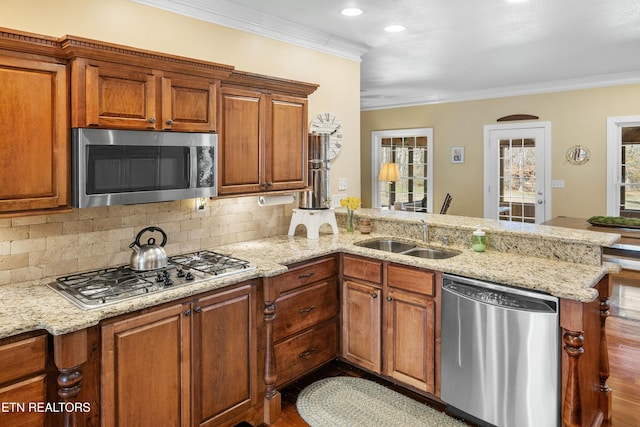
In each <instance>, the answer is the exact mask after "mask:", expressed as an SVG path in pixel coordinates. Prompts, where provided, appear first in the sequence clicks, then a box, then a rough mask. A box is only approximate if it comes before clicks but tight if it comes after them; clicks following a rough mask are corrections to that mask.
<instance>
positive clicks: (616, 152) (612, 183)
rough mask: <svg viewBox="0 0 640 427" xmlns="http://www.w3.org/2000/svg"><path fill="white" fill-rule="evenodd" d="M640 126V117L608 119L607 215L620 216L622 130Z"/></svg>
mask: <svg viewBox="0 0 640 427" xmlns="http://www.w3.org/2000/svg"><path fill="white" fill-rule="evenodd" d="M630 126H640V116H619V117H607V215H608V216H619V215H620V184H621V182H622V177H621V176H620V162H621V161H622V160H621V158H620V156H621V153H620V151H621V150H620V145H621V143H622V128H623V127H630Z"/></svg>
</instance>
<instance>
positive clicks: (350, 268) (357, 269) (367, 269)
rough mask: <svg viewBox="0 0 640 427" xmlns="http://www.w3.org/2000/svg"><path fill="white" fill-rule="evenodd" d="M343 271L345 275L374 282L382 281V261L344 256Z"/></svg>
mask: <svg viewBox="0 0 640 427" xmlns="http://www.w3.org/2000/svg"><path fill="white" fill-rule="evenodd" d="M342 272H343V274H344V275H345V276H349V277H353V278H355V279H362V280H366V281H368V282H372V283H379V284H381V283H382V262H381V261H375V260H371V259H366V258H356V257H351V256H345V257H344V265H343V267H342Z"/></svg>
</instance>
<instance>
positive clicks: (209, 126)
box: [72, 58, 219, 132]
mask: <svg viewBox="0 0 640 427" xmlns="http://www.w3.org/2000/svg"><path fill="white" fill-rule="evenodd" d="M218 86H219V82H218V81H217V80H213V79H208V78H204V77H198V76H189V75H182V74H177V73H168V72H163V71H158V70H153V69H151V68H144V67H137V66H127V65H123V64H115V63H109V62H100V61H90V60H87V59H84V58H76V59H74V60H73V62H72V107H73V110H72V111H73V114H72V125H73V126H74V127H105V128H121V129H151V130H175V131H185V132H213V131H215V130H216V126H215V125H216V97H217V88H218Z"/></svg>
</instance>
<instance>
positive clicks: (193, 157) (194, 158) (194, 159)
mask: <svg viewBox="0 0 640 427" xmlns="http://www.w3.org/2000/svg"><path fill="white" fill-rule="evenodd" d="M189 150H190V152H189V164H188V165H187V166H188V168H189V178H190V182H189V188H197V187H198V147H189Z"/></svg>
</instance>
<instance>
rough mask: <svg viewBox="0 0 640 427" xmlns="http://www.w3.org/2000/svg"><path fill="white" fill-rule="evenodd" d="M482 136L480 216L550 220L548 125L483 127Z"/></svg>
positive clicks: (519, 219)
mask: <svg viewBox="0 0 640 427" xmlns="http://www.w3.org/2000/svg"><path fill="white" fill-rule="evenodd" d="M484 135H485V137H484V140H485V146H484V217H485V218H490V219H499V220H504V221H513V222H526V223H535V224H539V223H541V222H544V221H546V220H548V219H550V217H551V175H550V174H551V160H550V158H551V157H550V144H551V123H550V122H536V123H531V124H528V123H516V124H506V125H487V126H485V128H484Z"/></svg>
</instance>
